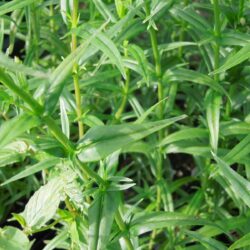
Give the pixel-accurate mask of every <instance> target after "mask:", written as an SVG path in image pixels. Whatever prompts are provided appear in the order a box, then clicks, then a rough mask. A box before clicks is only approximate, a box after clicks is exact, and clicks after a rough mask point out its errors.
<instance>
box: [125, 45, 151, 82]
mask: <svg viewBox="0 0 250 250" xmlns="http://www.w3.org/2000/svg"><path fill="white" fill-rule="evenodd" d="M129 52H130V53H131V55H132V56H133V57H134V58H135V59H136V61H137V62H138V65H139V66H140V67H141V69H142V72H143V77H144V79H145V82H146V83H147V85H148V86H149V80H150V73H149V70H148V61H147V58H146V56H145V54H144V51H143V50H142V49H141V48H140V47H139V46H137V45H135V44H132V45H129Z"/></svg>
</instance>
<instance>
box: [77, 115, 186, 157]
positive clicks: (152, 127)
mask: <svg viewBox="0 0 250 250" xmlns="http://www.w3.org/2000/svg"><path fill="white" fill-rule="evenodd" d="M185 117H186V116H185V115H182V116H178V117H174V118H170V119H166V120H162V121H157V122H149V123H145V124H122V125H108V126H96V127H93V128H91V129H90V130H89V131H88V132H87V133H86V134H85V136H84V137H83V138H82V139H81V140H80V142H79V143H78V158H79V159H80V160H81V161H82V162H90V161H98V160H101V159H103V158H105V157H107V156H108V155H110V154H111V153H113V152H115V151H117V150H118V149H121V148H123V147H124V146H126V145H128V144H129V143H132V142H134V141H138V140H140V139H142V138H144V137H146V136H148V135H150V134H152V133H154V132H156V131H158V130H161V129H163V128H165V127H166V126H169V125H170V124H172V123H174V122H177V121H179V120H181V119H184V118H185Z"/></svg>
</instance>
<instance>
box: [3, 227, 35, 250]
mask: <svg viewBox="0 0 250 250" xmlns="http://www.w3.org/2000/svg"><path fill="white" fill-rule="evenodd" d="M30 248H31V243H30V242H29V239H28V237H27V235H26V234H25V233H24V232H22V231H21V230H20V229H18V228H15V227H11V226H6V227H4V228H0V249H1V250H7V249H8V250H20V249H22V250H29V249H30Z"/></svg>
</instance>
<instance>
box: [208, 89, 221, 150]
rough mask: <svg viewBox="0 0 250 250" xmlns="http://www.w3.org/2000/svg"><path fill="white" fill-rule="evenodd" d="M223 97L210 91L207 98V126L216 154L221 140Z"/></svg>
mask: <svg viewBox="0 0 250 250" xmlns="http://www.w3.org/2000/svg"><path fill="white" fill-rule="evenodd" d="M220 105H221V96H220V95H219V94H218V93H216V92H215V91H209V92H208V95H207V98H206V106H207V124H208V128H209V132H210V145H211V148H212V150H213V151H214V152H215V153H216V151H217V147H218V140H219V126H220V125H219V124H220Z"/></svg>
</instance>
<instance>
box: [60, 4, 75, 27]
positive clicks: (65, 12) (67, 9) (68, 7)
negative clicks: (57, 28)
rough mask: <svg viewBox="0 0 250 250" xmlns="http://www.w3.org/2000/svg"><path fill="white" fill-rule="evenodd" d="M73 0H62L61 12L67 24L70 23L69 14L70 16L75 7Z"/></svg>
mask: <svg viewBox="0 0 250 250" xmlns="http://www.w3.org/2000/svg"><path fill="white" fill-rule="evenodd" d="M72 5H73V1H72V0H60V12H61V15H62V18H63V21H64V23H65V24H68V16H70V13H71V10H72V9H73V6H72Z"/></svg>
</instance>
